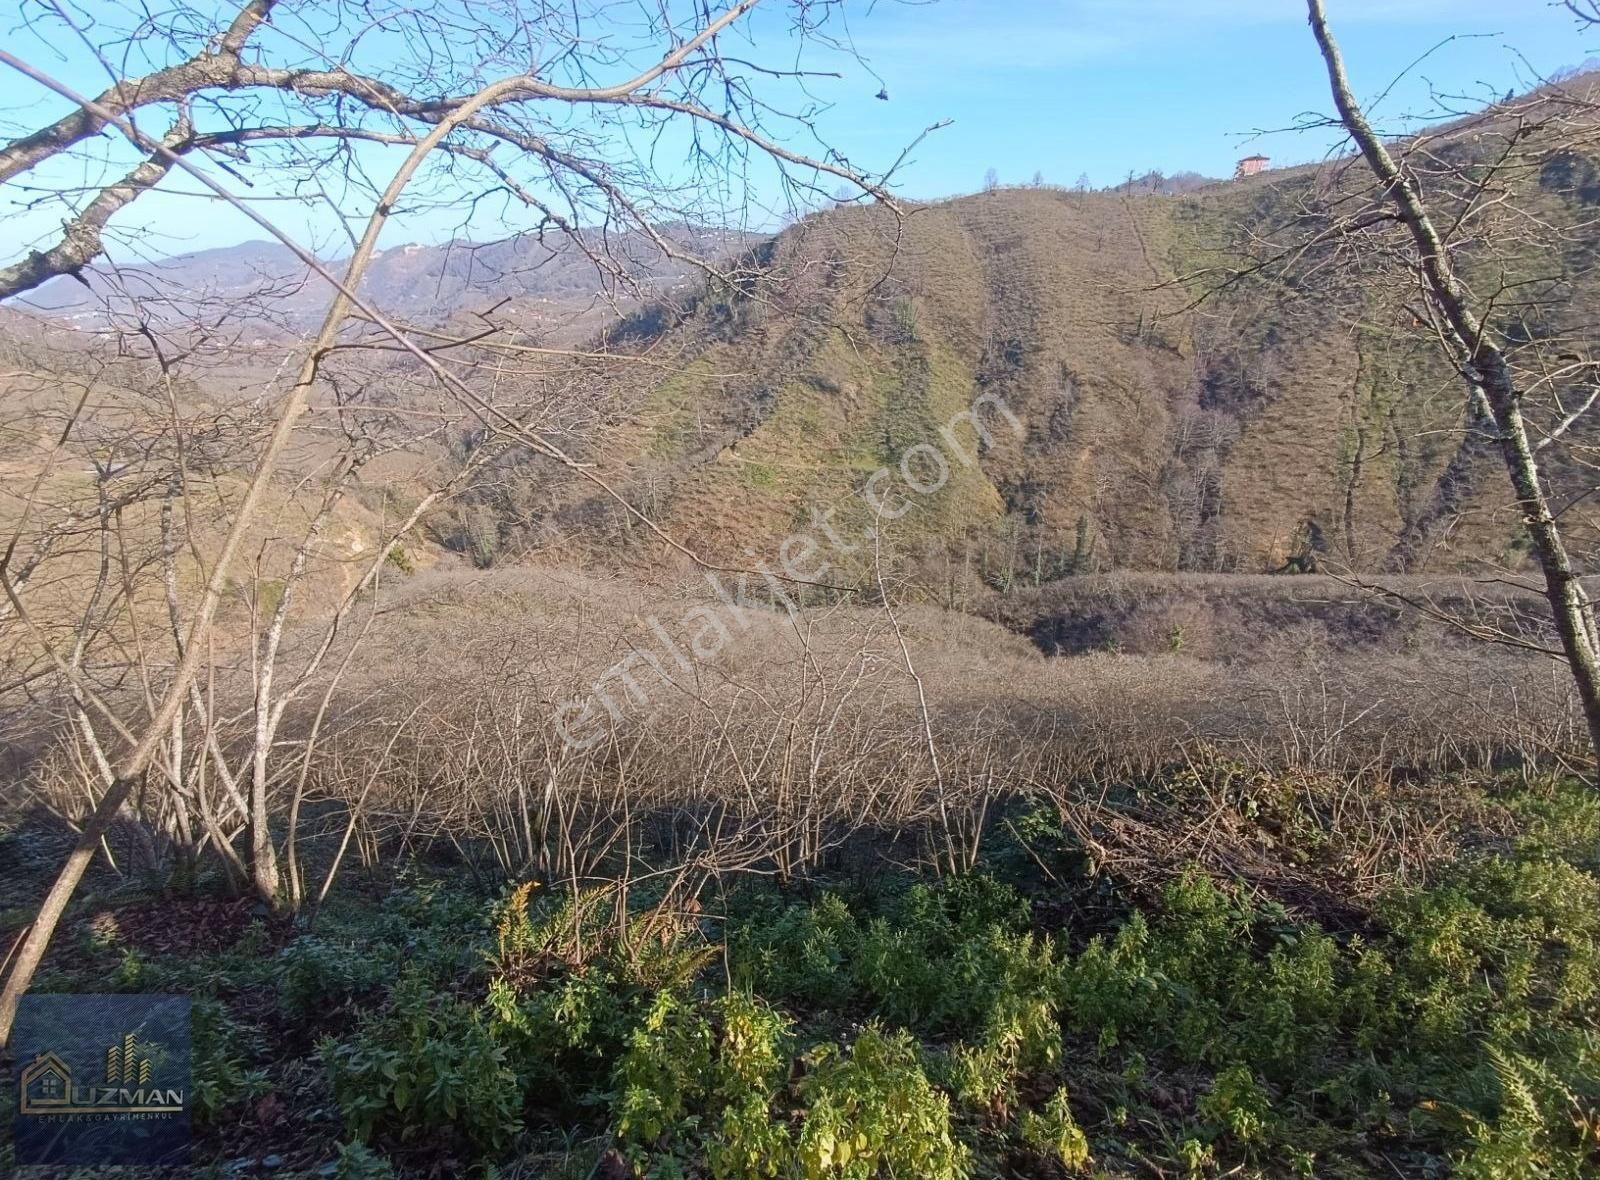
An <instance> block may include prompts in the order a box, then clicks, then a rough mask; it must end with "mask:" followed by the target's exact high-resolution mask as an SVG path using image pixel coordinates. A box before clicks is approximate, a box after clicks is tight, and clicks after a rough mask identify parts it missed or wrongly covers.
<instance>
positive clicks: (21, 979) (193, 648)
mask: <svg viewBox="0 0 1600 1180" xmlns="http://www.w3.org/2000/svg"><path fill="white" fill-rule="evenodd" d="M511 84H512V83H508V82H501V83H497V84H495V85H494V86H490V87H488V88H486V89H484V90H483V91H481V92H480V93H479V94H477V95H475V96H474V97H473V98H472V99H470V100H469V101H468V102H466V103H465V104H463V105H462V106H461V107H459V108H457V109H456V110H455V111H453V112H452V113H451V114H449V115H447V116H446V117H445V118H443V119H442V120H440V122H439V123H438V124H437V125H436V126H435V127H434V129H433V130H432V131H431V132H430V133H429V134H428V135H427V136H425V137H424V138H423V139H422V140H421V141H419V142H418V144H417V145H416V147H415V148H413V149H412V151H411V154H410V155H409V156H408V157H407V158H406V160H405V162H404V163H402V164H401V166H400V168H399V169H398V170H397V171H396V173H395V175H394V178H393V179H392V180H391V181H390V183H389V187H388V188H387V189H386V190H385V192H384V194H383V201H382V202H381V203H380V204H379V205H378V208H377V209H376V210H375V211H374V212H373V214H372V216H371V217H370V218H369V220H368V222H367V232H366V235H365V236H364V237H363V238H362V240H361V243H360V245H359V246H358V247H357V249H356V252H355V253H354V254H353V255H352V256H351V258H350V262H349V265H348V267H347V268H346V271H345V275H344V281H343V284H342V285H341V286H340V288H339V291H338V293H337V294H336V295H335V296H334V299H333V302H332V304H331V305H330V306H329V308H328V313H327V316H326V317H325V318H324V320H323V322H322V329H321V331H320V332H319V333H318V334H317V339H316V342H315V343H314V345H313V346H312V348H311V351H310V352H309V354H308V355H307V356H306V359H305V363H304V365H303V366H302V367H301V370H300V373H299V375H298V377H297V379H296V381H295V383H294V385H293V387H292V388H291V389H290V390H289V395H288V397H286V398H285V399H284V403H283V407H282V409H280V410H279V412H278V419H277V421H276V423H275V424H274V426H273V430H272V435H271V437H270V438H269V439H268V442H267V445H266V448H265V449H264V450H263V452H262V455H261V458H260V460H259V461H258V463H257V466H256V470H255V475H254V477H253V478H252V479H251V481H250V484H249V486H248V488H247V489H246V490H245V494H244V498H243V499H242V500H241V501H240V502H239V506H238V508H237V509H236V511H235V514H234V518H233V524H232V527H231V528H229V530H228V535H227V537H226V538H225V539H224V541H223V543H222V548H221V550H220V552H219V553H218V555H217V559H216V562H215V564H214V565H213V566H212V569H211V579H210V581H209V582H208V583H207V585H206V588H205V593H204V594H203V595H202V596H201V600H200V606H199V609H198V610H197V611H196V612H195V617H194V619H193V621H192V622H191V623H190V626H189V634H188V640H187V642H186V644H185V648H184V653H183V658H182V659H181V660H180V661H179V664H178V667H177V668H176V670H175V671H174V673H173V678H172V683H171V684H170V685H169V686H168V688H167V692H166V695H165V697H164V698H163V699H162V702H161V705H160V707H159V708H158V709H157V711H156V714H155V715H154V716H153V717H152V718H151V719H150V723H149V726H148V727H147V728H146V730H145V732H144V735H143V736H142V737H141V738H140V739H139V740H138V741H137V742H136V743H135V744H134V746H133V748H132V749H131V750H130V751H129V752H128V753H127V754H126V755H125V756H124V757H123V759H122V761H121V762H120V763H119V764H118V765H117V766H116V768H115V769H116V773H115V777H114V778H113V779H112V781H111V784H110V786H109V787H108V788H107V790H106V793H105V795H104V796H103V797H102V798H101V800H100V805H99V806H98V807H96V808H95V810H94V814H93V815H91V816H90V817H89V820H88V822H86V823H85V824H84V827H83V831H82V833H81V834H80V835H79V837H78V842H77V845H76V846H75V847H74V848H73V850H72V853H71V854H70V855H69V856H68V857H67V859H66V862H65V863H64V864H63V865H62V866H61V872H60V873H59V874H58V875H57V877H56V879H55V882H54V883H53V884H52V885H51V886H50V891H49V893H48V894H46V895H45V899H44V902H43V903H42V904H41V905H40V907H39V913H38V916H37V917H36V918H35V919H34V921H33V924H32V926H30V927H29V929H28V935H27V937H26V938H25V939H24V940H23V943H22V946H21V948H20V949H19V950H18V951H17V956H16V959H15V961H14V962H13V964H12V967H11V973H10V974H9V975H8V976H6V981H5V987H4V989H0V1046H4V1045H5V1044H7V1043H9V1041H10V1039H11V1026H12V1025H13V1024H14V1023H15V1022H16V1017H17V1006H18V1005H19V1004H20V1003H21V1001H22V996H23V994H24V993H25V992H26V991H27V990H28V986H29V985H30V984H31V983H32V982H33V976H34V973H35V972H36V971H37V970H38V969H39V964H40V962H42V961H43V959H44V953H45V950H46V948H47V947H48V946H49V945H50V939H51V938H52V937H53V936H54V934H55V929H56V926H57V924H58V923H59V922H60V921H61V917H62V915H63V914H64V913H65V912H66V909H67V905H68V903H69V902H70V901H71V900H72V895H73V894H74V893H75V892H76V891H77V888H78V883H79V882H80V881H82V880H83V874H84V873H85V871H87V869H88V867H89V862H90V860H91V859H92V858H93V856H94V851H95V848H96V847H97V846H98V844H99V841H100V837H101V835H102V834H103V833H104V832H105V831H106V829H107V828H108V827H109V826H110V824H111V820H112V818H113V817H114V816H115V815H116V814H117V812H118V810H119V809H120V808H121V807H122V804H123V803H124V801H125V800H126V799H127V798H128V795H129V794H130V793H131V791H132V790H133V787H134V784H135V783H136V782H138V781H139V779H140V778H141V777H142V776H143V773H144V770H145V767H147V766H148V765H149V764H150V760H151V759H152V758H153V757H154V756H155V754H156V751H157V750H158V749H159V747H160V743H161V741H162V739H163V738H164V737H165V736H166V733H167V730H168V729H169V728H170V726H171V725H172V721H173V718H175V717H176V716H177V715H178V710H179V708H180V707H181V706H182V703H183V700H184V697H185V696H186V695H187V693H188V691H189V685H190V683H191V682H192V681H193V679H194V677H195V674H196V673H197V672H198V671H199V669H200V654H201V651H202V650H203V644H202V642H201V641H202V639H203V638H204V637H205V635H206V633H207V632H208V631H209V629H210V626H211V620H212V618H213V616H214V615H215V613H216V609H217V604H218V603H219V602H220V601H221V598H222V593H223V589H224V587H225V586H226V584H227V576H228V569H229V567H230V566H231V565H232V562H233V557H234V554H235V553H236V552H237V551H238V548H239V544H240V542H241V541H242V540H243V539H244V533H245V529H246V527H247V526H248V524H249V522H250V520H251V518H252V517H253V516H254V515H255V511H256V508H257V506H258V505H259V504H260V502H261V497H262V496H263V494H264V493H265V492H266V488H267V485H268V483H269V482H270V481H271V478H272V474H273V472H274V471H275V470H276V468H277V463H278V459H279V458H280V457H281V456H282V454H283V452H284V449H285V447H287V445H288V442H289V438H290V435H291V434H292V433H293V431H294V426H295V422H296V421H297V420H298V419H299V417H300V414H301V411H303V410H304V409H305V406H306V402H307V400H308V399H309V397H310V395H311V387H312V385H313V383H314V382H315V380H316V375H317V370H318V367H319V366H320V364H321V362H322V358H323V357H324V356H325V355H326V353H327V352H328V350H329V349H330V348H331V347H332V346H333V344H334V342H335V340H336V339H337V337H338V332H339V328H340V326H341V325H342V324H343V323H344V320H345V317H346V315H347V314H348V313H349V310H350V307H351V305H352V303H353V302H354V300H353V299H352V297H351V294H350V293H351V292H353V291H354V290H355V289H356V288H357V287H358V286H360V283H361V276H362V274H363V273H364V272H365V271H366V269H367V266H368V264H369V263H370V262H371V261H372V253H373V250H374V248H375V247H376V244H377V239H378V233H379V231H380V230H381V229H382V227H383V225H384V222H385V221H387V219H388V215H389V211H390V210H391V209H392V208H393V207H394V202H395V200H396V199H397V198H398V197H399V195H400V193H401V191H402V190H404V188H405V187H406V185H407V184H409V183H410V181H411V178H412V177H413V176H414V175H415V174H416V170H417V168H418V167H419V166H420V165H421V163H422V161H423V159H424V158H425V157H426V156H427V155H428V153H430V152H431V151H432V150H433V149H434V147H435V146H437V145H438V143H439V141H440V140H442V139H443V138H444V137H445V136H446V135H448V134H449V133H450V131H451V130H453V129H454V128H455V127H456V126H457V125H458V124H459V123H460V122H461V121H463V120H465V119H468V118H471V117H472V115H473V114H475V113H476V112H477V111H478V110H479V109H480V108H481V107H482V106H484V105H486V104H487V103H488V102H489V101H491V100H492V99H493V98H494V97H495V96H496V95H497V94H498V93H499V92H500V91H501V90H503V89H506V88H508V87H509V86H510V85H511ZM79 102H80V105H82V106H84V107H85V108H86V109H89V110H91V113H94V114H97V115H102V116H105V115H108V114H109V112H105V111H103V110H95V109H94V108H96V107H97V106H98V104H95V103H92V102H88V101H87V100H81V99H80V100H79ZM106 121H107V122H108V123H112V124H115V125H117V126H118V127H119V128H120V129H123V130H124V131H125V133H129V134H131V135H134V136H137V133H136V132H133V131H132V129H131V128H129V127H125V126H124V125H123V123H122V121H121V120H118V119H115V118H107V120H106ZM6 590H7V597H8V598H11V599H12V605H13V607H17V606H19V605H20V604H19V603H17V602H16V600H15V597H14V592H13V591H12V587H11V586H10V583H9V582H7V583H6ZM263 831H264V824H263V825H261V826H259V827H257V828H256V832H263ZM252 835H253V836H254V833H253V834H252ZM268 839H270V837H268ZM275 877H276V866H274V878H275ZM258 884H259V882H258ZM273 888H274V891H276V883H274V886H273Z"/></svg>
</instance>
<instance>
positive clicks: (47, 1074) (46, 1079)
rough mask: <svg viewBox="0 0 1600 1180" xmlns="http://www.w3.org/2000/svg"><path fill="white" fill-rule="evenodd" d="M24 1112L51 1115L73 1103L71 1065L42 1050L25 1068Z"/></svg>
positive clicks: (23, 1086) (23, 1078)
mask: <svg viewBox="0 0 1600 1180" xmlns="http://www.w3.org/2000/svg"><path fill="white" fill-rule="evenodd" d="M21 1082H22V1093H21V1094H20V1095H19V1097H20V1098H21V1104H20V1105H21V1113H23V1114H52V1113H54V1112H56V1111H59V1110H61V1109H62V1108H63V1107H66V1106H68V1105H70V1104H71V1102H72V1067H71V1066H69V1065H68V1064H67V1063H66V1062H65V1061H62V1060H61V1058H59V1057H57V1056H56V1055H55V1054H54V1053H41V1054H39V1056H37V1057H35V1058H34V1059H33V1063H32V1064H31V1065H29V1066H28V1067H27V1068H26V1069H24V1070H23V1071H22V1079H21Z"/></svg>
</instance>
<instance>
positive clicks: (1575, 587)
mask: <svg viewBox="0 0 1600 1180" xmlns="http://www.w3.org/2000/svg"><path fill="white" fill-rule="evenodd" d="M1307 10H1308V13H1309V20H1310V23H1311V32H1312V35H1313V36H1315V37H1316V39H1317V47H1318V48H1319V49H1320V50H1321V51H1322V59H1323V61H1324V62H1325V63H1327V67H1328V83H1329V85H1330V87H1331V88H1332V91H1333V101H1334V104H1335V106H1336V107H1337V108H1338V111H1339V119H1340V121H1341V122H1342V123H1343V124H1344V126H1345V129H1346V130H1347V131H1348V132H1349V133H1350V137H1351V138H1352V139H1353V140H1354V141H1355V143H1356V146H1357V147H1358V148H1360V150H1361V154H1362V156H1363V157H1364V158H1365V160H1366V162H1367V165H1368V167H1370V168H1371V169H1372V172H1373V175H1374V176H1376V177H1377V178H1378V182H1379V183H1380V184H1381V185H1382V186H1383V191H1384V196H1385V198H1386V199H1387V200H1389V201H1390V202H1392V203H1393V205H1394V207H1395V209H1396V211H1397V212H1398V213H1399V216H1400V220H1401V221H1402V222H1403V223H1404V224H1405V227H1406V229H1407V230H1408V231H1409V232H1410V235H1411V240H1412V244H1413V246H1414V248H1415V250H1416V253H1417V266H1418V270H1419V271H1420V273H1421V277H1422V281H1423V283H1424V285H1425V288H1426V290H1427V293H1428V296H1429V298H1430V299H1431V300H1432V302H1433V304H1434V307H1435V308H1436V309H1437V311H1438V314H1439V316H1440V318H1441V320H1442V324H1441V327H1442V328H1443V329H1444V334H1445V336H1446V338H1447V339H1448V340H1449V341H1450V345H1451V348H1452V350H1453V351H1454V352H1455V354H1456V357H1455V359H1456V361H1457V363H1458V364H1459V365H1460V366H1461V369H1462V372H1463V373H1464V374H1465V376H1466V378H1467V380H1468V382H1469V383H1470V385H1471V389H1472V404H1473V407H1474V408H1476V409H1478V410H1480V411H1481V412H1482V413H1483V414H1484V416H1485V417H1487V419H1488V420H1489V424H1490V426H1491V428H1492V429H1493V430H1494V432H1495V443H1496V445H1497V446H1498V447H1499V450H1500V457H1501V459H1502V461H1503V462H1504V463H1505V466H1506V473H1507V474H1508V475H1509V476H1510V478H1511V487H1512V490H1513V492H1514V493H1515V495H1516V498H1517V506H1518V508H1520V509H1521V511H1522V520H1523V527H1524V528H1525V529H1526V530H1527V534H1528V539H1529V541H1530V542H1531V543H1532V546H1533V551H1534V553H1535V554H1536V555H1537V557H1538V560H1539V568H1540V571H1541V572H1542V574H1543V575H1544V587H1545V598H1546V599H1547V600H1548V601H1549V603H1550V611H1551V614H1552V616H1553V617H1554V619H1555V625H1556V631H1557V632H1558V633H1559V634H1560V636H1561V648H1562V652H1563V653H1564V654H1565V656H1566V661H1567V666H1568V668H1570V669H1571V672H1572V679H1573V681H1574V683H1575V684H1576V685H1577V688H1578V698H1579V700H1580V701H1581V702H1582V704H1583V716H1584V720H1585V722H1586V723H1587V724H1588V728H1589V742H1590V745H1591V747H1592V749H1593V751H1594V754H1595V756H1596V758H1600V658H1597V655H1596V650H1595V647H1596V643H1595V629H1594V607H1593V604H1592V603H1591V602H1590V601H1589V596H1588V594H1587V593H1586V592H1585V590H1584V588H1583V584H1582V582H1580V581H1579V579H1578V575H1577V572H1576V571H1575V570H1574V569H1573V568H1572V560H1571V558H1570V557H1569V556H1568V554H1567V547H1566V544H1565V543H1564V541H1563V540H1562V537H1561V529H1560V526H1559V525H1558V524H1557V522H1556V518H1555V515H1554V513H1552V512H1551V511H1550V503H1549V499H1548V498H1547V497H1546V495H1545V492H1544V488H1543V486H1542V484H1541V482H1540V479H1539V465H1538V462H1537V461H1536V459H1535V456H1534V446H1533V444H1532V442H1531V441H1530V439H1529V437H1528V429H1527V424H1526V422H1525V421H1524V419H1523V416H1522V391H1521V390H1520V389H1518V388H1517V382H1516V377H1515V375H1514V374H1513V373H1512V371H1511V365H1510V363H1509V362H1508V361H1507V359H1506V355H1505V352H1504V351H1503V350H1502V349H1501V348H1500V346H1499V345H1498V344H1496V343H1495V341H1494V339H1493V337H1492V335H1491V333H1490V331H1489V329H1488V328H1487V326H1486V325H1485V324H1484V323H1483V321H1482V319H1481V318H1480V316H1479V313H1478V312H1477V311H1476V310H1475V309H1474V308H1473V307H1472V305H1471V301H1470V298H1469V295H1468V293H1467V289H1466V287H1465V286H1464V285H1463V284H1462V282H1461V281H1460V279H1459V277H1458V276H1457V274H1456V271H1455V267H1454V265H1453V264H1452V263H1451V261H1450V257H1449V254H1448V252H1447V251H1446V249H1445V246H1444V241H1443V239H1442V238H1441V237H1440V236H1439V232H1438V230H1437V228H1436V227H1435V226H1434V223H1433V220H1432V218H1431V217H1430V216H1429V213H1428V209H1427V206H1426V205H1425V204H1423V201H1422V198H1421V196H1420V195H1419V194H1418V192H1417V189H1416V187H1415V186H1414V185H1413V184H1412V182H1411V180H1410V178H1409V177H1408V176H1407V175H1406V173H1405V172H1404V171H1403V170H1402V169H1401V167H1400V165H1399V164H1398V163H1396V161H1395V159H1394V157H1393V156H1392V155H1390V154H1389V150H1388V148H1386V147H1385V146H1384V144H1383V140H1382V139H1381V138H1379V136H1378V134H1377V133H1376V132H1375V131H1373V129H1372V125H1371V124H1370V123H1368V122H1367V118H1366V115H1365V114H1364V113H1363V112H1362V110H1361V106H1360V104H1359V103H1358V102H1357V101H1356V99H1355V96H1354V95H1353V94H1352V93H1351V90H1350V81H1349V78H1348V77H1347V76H1346V74H1345V68H1344V60H1343V58H1342V57H1341V56H1340V53H1339V46H1338V44H1337V43H1336V42H1335V41H1334V39H1333V34H1332V33H1331V32H1330V31H1329V30H1328V20H1327V15H1326V13H1325V12H1324V11H1323V4H1322V0H1307Z"/></svg>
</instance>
